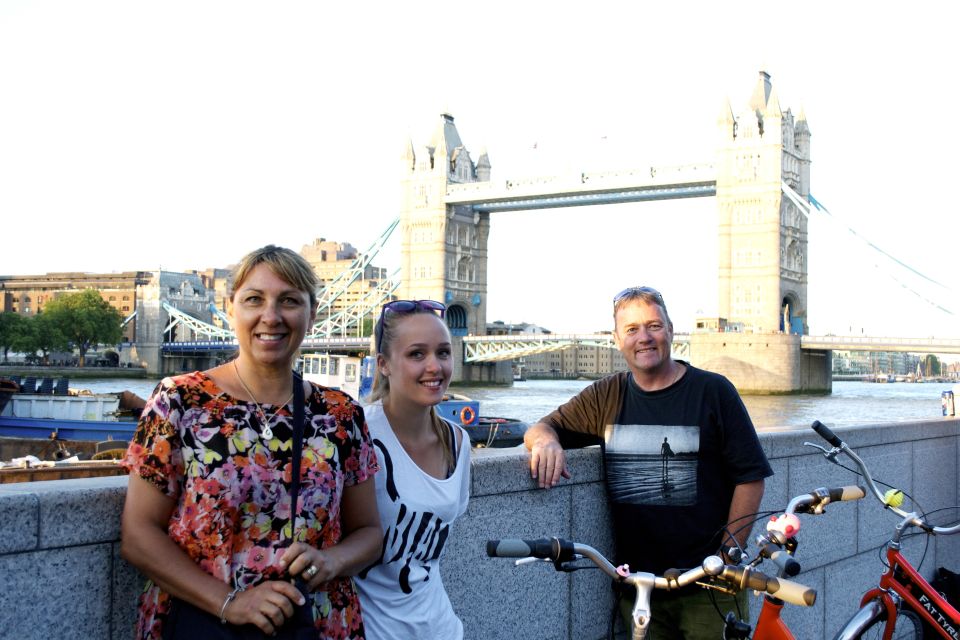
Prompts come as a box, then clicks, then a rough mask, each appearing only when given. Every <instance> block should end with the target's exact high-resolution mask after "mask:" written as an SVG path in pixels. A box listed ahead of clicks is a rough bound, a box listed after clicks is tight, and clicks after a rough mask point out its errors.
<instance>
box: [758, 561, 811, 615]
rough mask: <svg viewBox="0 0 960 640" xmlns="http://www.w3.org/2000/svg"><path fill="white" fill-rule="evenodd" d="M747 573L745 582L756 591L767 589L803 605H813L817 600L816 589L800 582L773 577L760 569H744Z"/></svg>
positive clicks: (777, 595) (782, 598) (793, 602)
mask: <svg viewBox="0 0 960 640" xmlns="http://www.w3.org/2000/svg"><path fill="white" fill-rule="evenodd" d="M744 571H745V573H746V575H744V577H743V584H744V585H745V586H747V587H749V588H750V589H754V590H756V591H766V592H767V593H769V594H770V595H772V596H776V597H777V598H780V599H781V600H783V601H784V602H789V603H790V604H795V605H799V606H801V607H811V606H813V603H814V602H816V601H817V591H816V589H811V588H810V587H808V586H805V585H802V584H800V583H799V582H792V581H790V580H784V579H783V578H772V577H770V576H768V575H766V574H765V573H761V572H760V571H751V570H749V569H745V570H744Z"/></svg>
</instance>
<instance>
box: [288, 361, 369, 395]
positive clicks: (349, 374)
mask: <svg viewBox="0 0 960 640" xmlns="http://www.w3.org/2000/svg"><path fill="white" fill-rule="evenodd" d="M368 359H369V360H371V361H372V358H369V356H368V357H367V358H359V357H357V356H349V355H341V354H336V353H305V354H304V355H303V357H302V358H301V364H300V372H301V374H302V375H303V377H304V379H306V380H308V381H310V382H315V383H317V384H319V385H321V386H324V387H328V388H330V389H339V390H341V391H344V392H346V393H348V394H349V395H350V397H352V398H354V399H359V398H360V397H361V395H366V393H367V391H368V389H362V390H361V388H360V381H361V380H360V378H361V372H360V369H361V367H362V366H363V363H364V360H368ZM371 375H372V374H371ZM371 379H372V378H371ZM361 391H362V393H361Z"/></svg>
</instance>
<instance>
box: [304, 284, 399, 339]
mask: <svg viewBox="0 0 960 640" xmlns="http://www.w3.org/2000/svg"><path fill="white" fill-rule="evenodd" d="M398 288H400V270H399V269H397V270H396V271H394V272H393V273H392V274H390V277H389V278H387V279H386V280H381V281H380V282H379V283H378V284H377V286H376V287H375V288H373V289H371V290H369V291H367V292H366V293H365V294H364V295H363V297H361V298H360V299H359V300H357V301H356V302H354V303H353V304H351V305H350V306H349V307H346V308H345V309H341V310H340V311H338V312H336V313H334V314H332V315H330V316H329V317H328V318H325V319H324V320H323V321H321V322H317V323H316V324H315V325H314V326H313V330H312V331H311V332H310V337H311V338H331V337H333V336H335V335H340V336H344V337H345V336H346V335H347V332H348V331H349V330H350V329H352V328H356V329H357V330H358V331H359V330H360V329H362V323H363V319H364V318H366V317H367V316H369V315H371V314H372V313H373V312H374V311H376V310H377V309H379V308H380V307H381V306H382V305H383V304H384V303H385V302H386V301H387V300H389V299H390V296H391V295H393V293H394V292H395V291H396V290H397V289H398Z"/></svg>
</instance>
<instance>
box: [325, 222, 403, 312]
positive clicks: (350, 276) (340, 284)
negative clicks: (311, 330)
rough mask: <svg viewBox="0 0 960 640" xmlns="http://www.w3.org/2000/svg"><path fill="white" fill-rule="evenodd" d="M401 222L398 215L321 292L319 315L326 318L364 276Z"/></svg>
mask: <svg viewBox="0 0 960 640" xmlns="http://www.w3.org/2000/svg"><path fill="white" fill-rule="evenodd" d="M399 224H400V218H399V217H397V218H395V219H394V220H393V222H391V223H390V224H389V226H387V228H386V230H385V231H384V232H383V233H381V234H380V237H379V238H377V239H376V241H374V243H373V244H372V245H371V246H370V248H369V249H367V250H366V251H365V252H363V253H361V254H359V255H357V257H356V259H355V260H354V261H353V263H352V264H351V265H350V266H349V267H347V269H345V270H344V271H342V272H341V273H340V274H339V275H338V276H337V277H336V278H334V279H333V280H332V281H331V282H330V284H328V285H327V286H326V287H325V288H324V290H323V291H322V292H321V294H320V298H319V300H317V317H318V318H326V317H328V316H330V315H331V313H330V312H331V310H332V309H333V303H334V301H335V300H337V299H338V298H339V297H340V296H342V295H343V294H344V293H346V291H347V290H348V289H349V288H350V285H352V284H353V283H354V282H356V281H357V280H358V279H360V278H361V277H362V276H363V273H364V270H365V269H366V268H367V267H368V266H370V263H371V262H372V261H373V259H374V258H375V257H376V256H377V254H378V253H380V249H382V248H383V245H384V244H385V243H386V242H387V240H388V239H389V238H390V235H391V234H392V233H393V230H394V229H396V228H397V226H398V225H399Z"/></svg>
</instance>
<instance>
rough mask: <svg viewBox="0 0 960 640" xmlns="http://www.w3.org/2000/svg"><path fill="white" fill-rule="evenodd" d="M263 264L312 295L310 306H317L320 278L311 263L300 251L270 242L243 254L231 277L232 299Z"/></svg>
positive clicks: (278, 275)
mask: <svg viewBox="0 0 960 640" xmlns="http://www.w3.org/2000/svg"><path fill="white" fill-rule="evenodd" d="M261 264H265V265H267V267H269V268H270V271H272V272H273V273H274V274H275V275H276V276H277V277H279V278H281V279H282V280H284V281H285V282H288V283H289V284H291V285H293V286H294V287H296V288H297V289H299V290H300V291H303V292H305V293H307V294H308V295H309V296H310V306H311V307H315V306H317V290H318V289H319V288H320V279H319V278H318V277H317V274H316V273H315V272H314V271H313V267H311V266H310V263H309V262H307V261H306V259H305V258H304V257H303V256H301V255H300V254H299V253H296V252H295V251H292V250H290V249H287V248H285V247H278V246H275V245H272V244H268V245H267V246H265V247H261V248H259V249H256V250H254V251H251V252H250V253H248V254H247V255H245V256H243V258H242V259H241V260H240V263H239V264H238V265H237V266H236V267H235V268H234V270H233V274H232V277H231V279H230V299H231V300H233V296H234V295H235V294H236V293H237V290H238V289H239V288H240V287H241V286H242V285H243V283H244V282H245V281H246V279H247V278H248V277H250V272H251V271H253V269H254V268H255V267H257V266H259V265H261Z"/></svg>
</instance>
